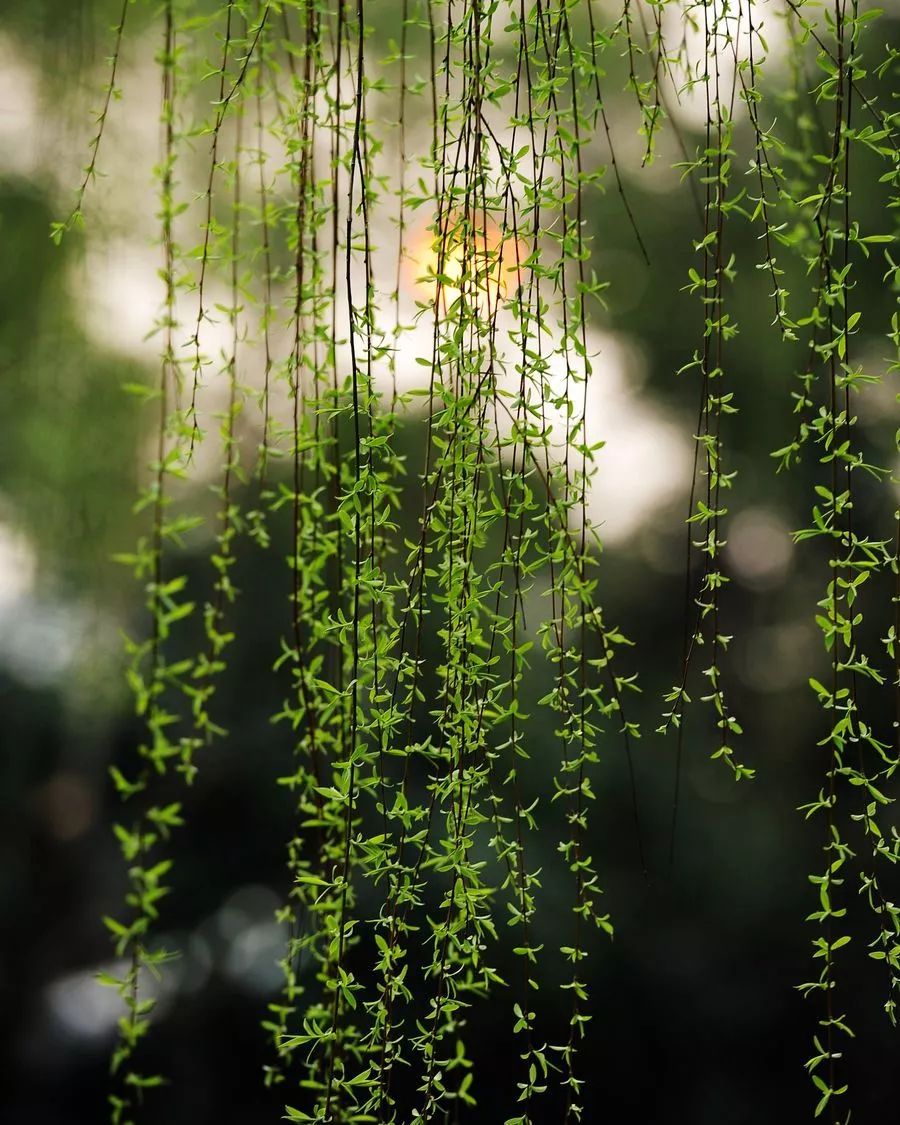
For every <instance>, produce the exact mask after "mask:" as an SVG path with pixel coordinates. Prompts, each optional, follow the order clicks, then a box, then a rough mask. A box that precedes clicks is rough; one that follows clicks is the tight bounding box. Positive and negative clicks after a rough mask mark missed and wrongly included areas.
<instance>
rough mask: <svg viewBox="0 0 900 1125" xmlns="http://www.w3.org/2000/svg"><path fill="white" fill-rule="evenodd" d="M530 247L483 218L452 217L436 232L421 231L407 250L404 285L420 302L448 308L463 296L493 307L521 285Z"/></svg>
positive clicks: (431, 230)
mask: <svg viewBox="0 0 900 1125" xmlns="http://www.w3.org/2000/svg"><path fill="white" fill-rule="evenodd" d="M527 259H528V249H527V247H526V245H525V243H524V242H523V241H522V240H521V239H519V238H517V237H516V236H515V235H514V234H513V233H512V232H510V231H504V230H503V229H502V228H501V227H500V226H498V225H497V224H496V223H495V222H494V221H493V220H492V219H489V218H488V219H485V217H484V216H482V215H477V216H475V217H473V218H470V219H466V218H465V217H463V216H451V217H450V218H449V219H448V220H447V221H446V222H444V223H442V224H441V230H440V231H439V232H438V233H435V229H434V227H433V226H429V227H420V228H419V230H418V231H417V233H416V234H415V236H414V237H413V239H412V244H411V246H410V247H409V248H408V250H407V257H406V280H407V285H408V286H409V288H410V289H411V291H412V292H413V293H414V294H415V296H416V298H417V299H418V300H419V301H420V302H421V303H423V304H432V305H433V304H434V303H435V302H436V301H437V300H440V302H441V306H442V307H443V308H446V307H447V306H449V305H451V304H452V303H453V302H454V301H456V300H457V299H459V298H460V297H461V296H463V295H465V297H466V299H467V300H468V301H470V302H477V303H478V304H479V305H480V304H484V305H485V306H486V308H487V309H492V308H494V307H495V306H496V304H497V302H498V301H502V300H506V299H507V297H508V296H510V295H511V294H512V293H514V292H515V290H516V289H517V288H518V287H519V286H520V285H521V284H523V282H524V279H525V276H526V274H527V271H528V267H527V265H526V262H527Z"/></svg>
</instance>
